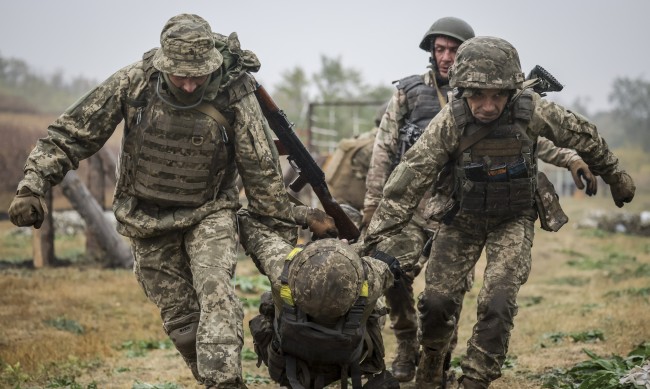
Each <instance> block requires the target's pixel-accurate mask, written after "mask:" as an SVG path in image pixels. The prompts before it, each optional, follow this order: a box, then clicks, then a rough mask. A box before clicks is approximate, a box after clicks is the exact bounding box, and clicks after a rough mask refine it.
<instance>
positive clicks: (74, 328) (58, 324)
mask: <svg viewBox="0 0 650 389" xmlns="http://www.w3.org/2000/svg"><path fill="white" fill-rule="evenodd" d="M44 323H45V324H47V325H49V326H51V327H54V328H56V329H57V330H61V331H68V332H72V333H73V334H77V335H80V334H83V333H84V328H83V326H82V325H81V324H79V322H77V321H76V320H71V319H66V318H65V317H63V316H59V317H57V318H54V319H50V320H45V321H44Z"/></svg>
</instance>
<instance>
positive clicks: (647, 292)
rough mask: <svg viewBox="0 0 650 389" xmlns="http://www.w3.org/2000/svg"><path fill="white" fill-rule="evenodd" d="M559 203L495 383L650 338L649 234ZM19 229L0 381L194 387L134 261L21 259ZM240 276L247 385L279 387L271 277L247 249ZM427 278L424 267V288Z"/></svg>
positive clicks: (64, 255) (65, 244)
mask: <svg viewBox="0 0 650 389" xmlns="http://www.w3.org/2000/svg"><path fill="white" fill-rule="evenodd" d="M637 195H638V194H637ZM642 198H643V197H642ZM592 200H595V201H592ZM562 204H563V206H564V207H565V210H566V211H567V213H568V214H569V216H570V218H571V221H570V222H569V224H568V225H567V226H565V227H564V228H563V229H562V230H561V231H560V232H558V233H554V234H553V233H548V232H544V231H542V230H541V229H537V230H536V235H537V236H536V239H535V245H534V246H533V270H532V273H531V275H530V277H529V280H528V282H527V283H526V284H525V285H523V286H522V289H521V291H520V293H519V296H518V303H519V313H518V315H517V317H516V318H515V328H514V330H513V332H512V337H511V341H510V348H509V349H510V351H509V355H508V359H507V363H506V366H504V367H505V368H504V370H503V377H502V378H501V379H499V380H497V381H495V382H494V383H493V385H492V386H491V388H496V389H500V388H540V387H542V386H543V385H551V386H548V387H561V386H552V384H549V382H552V381H549V380H552V379H556V380H557V381H556V382H564V381H566V382H569V381H568V380H574V379H575V378H572V377H573V376H572V374H574V373H572V372H575V374H578V370H579V369H582V370H581V371H582V372H584V373H585V374H586V372H588V371H590V370H587V369H584V366H585V365H584V363H586V362H590V361H591V362H593V361H596V360H610V359H612V360H614V361H620V360H619V359H616V358H621V359H622V360H626V359H627V358H628V357H627V356H628V355H629V353H630V352H631V351H632V350H634V349H635V348H636V347H637V346H638V345H639V344H642V343H643V342H648V341H649V340H650V326H648V324H647V323H649V322H650V309H649V308H650V303H649V298H648V296H650V288H649V287H648V285H650V275H649V274H648V270H647V269H648V267H650V250H649V249H648V243H647V237H639V236H632V235H623V234H607V235H606V236H600V235H598V234H593V233H589V231H591V230H578V229H574V228H573V226H572V224H573V223H576V222H577V221H578V220H579V219H580V218H581V216H582V215H583V214H585V213H586V211H587V210H588V208H590V207H594V206H601V205H602V207H603V208H604V209H608V210H614V209H615V208H614V206H613V205H612V204H611V200H609V199H608V198H602V199H601V198H596V199H587V200H583V199H574V198H572V199H563V200H562ZM12 230H13V228H12V226H11V225H10V224H9V222H7V221H1V222H0V247H2V252H1V255H0V260H2V261H4V262H3V263H4V266H3V267H1V268H0V288H1V289H2V290H3V293H2V294H0V306H2V307H3V309H2V310H0V326H1V328H2V329H3V330H2V334H3V336H2V338H1V339H0V387H11V388H36V387H39V388H42V387H69V388H94V387H97V388H104V387H109V388H198V386H197V385H196V384H195V383H194V380H193V378H192V376H191V373H190V372H189V370H188V369H187V368H186V367H185V366H184V363H183V361H182V359H181V358H180V356H179V355H178V353H177V352H176V351H175V350H174V349H173V347H172V346H171V343H170V342H169V340H168V338H167V337H166V335H165V334H164V331H163V330H162V326H161V322H160V317H159V314H158V312H157V310H156V308H155V306H154V305H153V304H152V303H151V302H149V301H148V300H147V299H146V298H145V296H144V294H143V293H142V291H141V289H140V287H139V285H138V284H137V282H136V281H135V277H134V276H133V274H132V272H131V271H130V270H107V269H102V268H101V267H100V266H98V265H97V264H96V263H93V262H88V261H87V260H85V259H84V257H83V249H80V247H84V241H83V237H72V238H58V239H57V243H56V244H57V246H56V253H57V257H58V258H59V259H60V260H61V261H63V262H64V263H66V264H67V266H57V267H50V268H44V269H39V270H33V269H30V268H27V267H24V266H19V264H20V263H22V261H24V260H25V259H28V258H30V257H31V249H30V247H29V244H30V242H31V240H30V238H28V237H27V238H19V237H18V236H15V235H12V234H10V233H9V232H10V231H12ZM8 260H10V261H8ZM484 266H485V258H481V260H480V261H479V265H478V267H477V277H476V283H475V286H474V288H473V289H472V290H471V291H470V292H469V293H468V294H467V296H466V299H465V302H464V309H463V312H462V315H461V322H460V324H461V327H460V331H459V337H460V339H459V342H458V347H457V349H456V352H455V354H454V360H455V361H456V363H458V361H459V360H460V358H461V357H462V355H463V354H464V352H465V349H466V346H465V344H466V342H467V339H468V338H469V336H470V334H471V330H472V326H473V325H474V321H475V319H476V298H477V295H478V291H479V289H480V286H481V284H482V276H483V269H484ZM234 282H235V285H236V289H237V293H238V295H239V297H240V299H241V300H242V302H243V305H244V309H245V319H244V323H245V326H244V329H245V345H244V350H243V353H242V359H243V366H244V379H245V381H246V382H247V385H248V386H249V387H250V388H275V387H277V386H276V385H274V384H273V383H272V382H271V381H270V380H269V378H268V373H267V371H266V370H265V368H264V366H262V367H261V368H258V367H256V366H255V365H256V362H257V358H256V356H255V354H254V352H253V351H252V350H253V345H252V340H251V336H250V332H249V330H248V326H247V323H248V320H250V319H251V318H252V317H253V316H254V315H255V314H256V312H257V308H258V305H259V295H260V294H261V293H262V292H263V291H264V290H268V281H267V280H266V279H265V278H264V277H261V276H260V275H259V273H258V272H257V269H256V268H255V266H254V264H253V263H252V261H251V260H249V259H248V258H246V257H244V256H243V255H242V256H241V259H240V261H239V263H238V268H237V277H236V279H235V281H234ZM423 287H424V280H423V277H419V278H418V279H417V280H416V283H415V289H416V294H417V293H418V292H419V291H421V290H422V289H423ZM384 339H385V343H386V361H387V363H388V364H389V365H390V362H391V361H392V359H393V357H394V355H395V348H396V344H395V338H394V336H393V335H392V333H391V331H390V329H389V328H388V325H387V326H386V327H385V328H384ZM592 356H597V359H593V358H592ZM612 363H613V362H612ZM626 363H627V362H626ZM577 366H578V367H577ZM572 369H574V370H572ZM607 374H609V373H607ZM616 374H619V373H616ZM551 377H555V378H551ZM570 382H573V383H575V382H577V381H575V380H574V381H570ZM57 385H58V386H57ZM558 385H559V384H558ZM402 387H403V388H412V387H413V386H412V384H407V385H402ZM566 387H569V386H566Z"/></svg>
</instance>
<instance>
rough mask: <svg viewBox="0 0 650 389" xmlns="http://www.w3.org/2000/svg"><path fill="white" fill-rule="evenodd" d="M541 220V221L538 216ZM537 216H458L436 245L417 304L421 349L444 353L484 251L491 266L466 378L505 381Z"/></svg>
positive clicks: (465, 363) (442, 230)
mask: <svg viewBox="0 0 650 389" xmlns="http://www.w3.org/2000/svg"><path fill="white" fill-rule="evenodd" d="M535 216H536V215H535ZM535 216H532V215H520V216H516V217H508V218H506V217H478V216H468V215H459V216H457V217H456V218H455V219H454V221H453V223H452V224H451V225H441V226H440V229H439V231H438V234H437V235H436V238H435V239H434V241H433V246H432V256H431V260H430V261H429V262H428V265H427V270H426V281H427V283H426V287H425V290H424V292H423V293H422V295H421V296H420V299H419V302H418V309H419V311H420V321H421V326H422V328H421V331H422V346H423V347H424V348H426V349H427V350H428V351H429V352H432V353H436V352H444V351H445V349H446V348H447V347H449V343H450V341H451V338H452V336H453V333H454V330H455V328H456V326H457V321H458V317H459V314H460V309H461V306H462V301H463V297H464V295H465V292H466V289H467V287H466V285H467V275H468V274H469V273H470V272H472V271H473V268H474V265H475V264H476V262H477V261H478V259H479V257H480V255H481V252H482V251H483V249H484V248H485V250H486V256H487V266H486V269H485V273H484V280H483V286H482V287H481V290H480V292H479V296H478V307H477V323H476V325H475V326H474V330H473V333H472V336H471V338H470V339H469V341H468V342H467V357H466V358H465V359H464V360H463V362H462V363H461V367H462V369H463V374H464V375H465V376H467V377H469V378H471V379H473V380H475V381H479V382H483V383H490V382H492V381H494V380H495V379H497V378H499V377H500V376H501V365H502V364H503V362H504V360H505V357H506V354H507V352H508V342H509V340H510V331H511V330H512V328H513V320H514V317H515V315H516V314H517V303H516V299H517V293H518V292H519V288H520V287H521V285H523V284H524V283H525V282H526V281H527V279H528V275H529V273H530V269H531V247H532V245H533V237H534V220H535Z"/></svg>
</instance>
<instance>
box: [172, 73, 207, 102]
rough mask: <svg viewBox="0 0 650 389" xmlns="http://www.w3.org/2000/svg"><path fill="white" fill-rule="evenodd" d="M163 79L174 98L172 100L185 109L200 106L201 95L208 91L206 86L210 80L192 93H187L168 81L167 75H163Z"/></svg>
mask: <svg viewBox="0 0 650 389" xmlns="http://www.w3.org/2000/svg"><path fill="white" fill-rule="evenodd" d="M163 79H164V80H165V84H166V85H167V89H168V90H169V92H170V93H171V95H172V96H173V97H174V99H175V100H176V101H178V102H179V103H181V106H187V107H194V106H196V105H198V104H200V103H201V100H203V95H204V94H205V91H206V89H208V85H209V84H210V80H208V81H206V82H204V83H203V84H202V85H201V86H199V87H198V88H196V89H195V90H194V91H193V92H191V93H187V92H185V91H184V90H182V89H181V88H179V87H177V86H176V85H174V83H173V82H171V80H170V79H169V76H168V75H167V73H163Z"/></svg>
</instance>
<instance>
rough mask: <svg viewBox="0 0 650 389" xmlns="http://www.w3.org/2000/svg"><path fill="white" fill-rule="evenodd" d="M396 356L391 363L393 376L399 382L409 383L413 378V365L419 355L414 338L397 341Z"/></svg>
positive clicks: (417, 345) (418, 346)
mask: <svg viewBox="0 0 650 389" xmlns="http://www.w3.org/2000/svg"><path fill="white" fill-rule="evenodd" d="M397 342H398V343H397V356H395V360H394V361H393V365H392V368H393V376H394V377H395V378H397V380H398V381H399V382H409V381H411V380H412V379H413V377H415V365H416V364H417V360H418V356H419V354H420V352H419V348H420V345H419V344H418V342H417V340H416V339H415V338H408V339H398V340H397Z"/></svg>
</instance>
